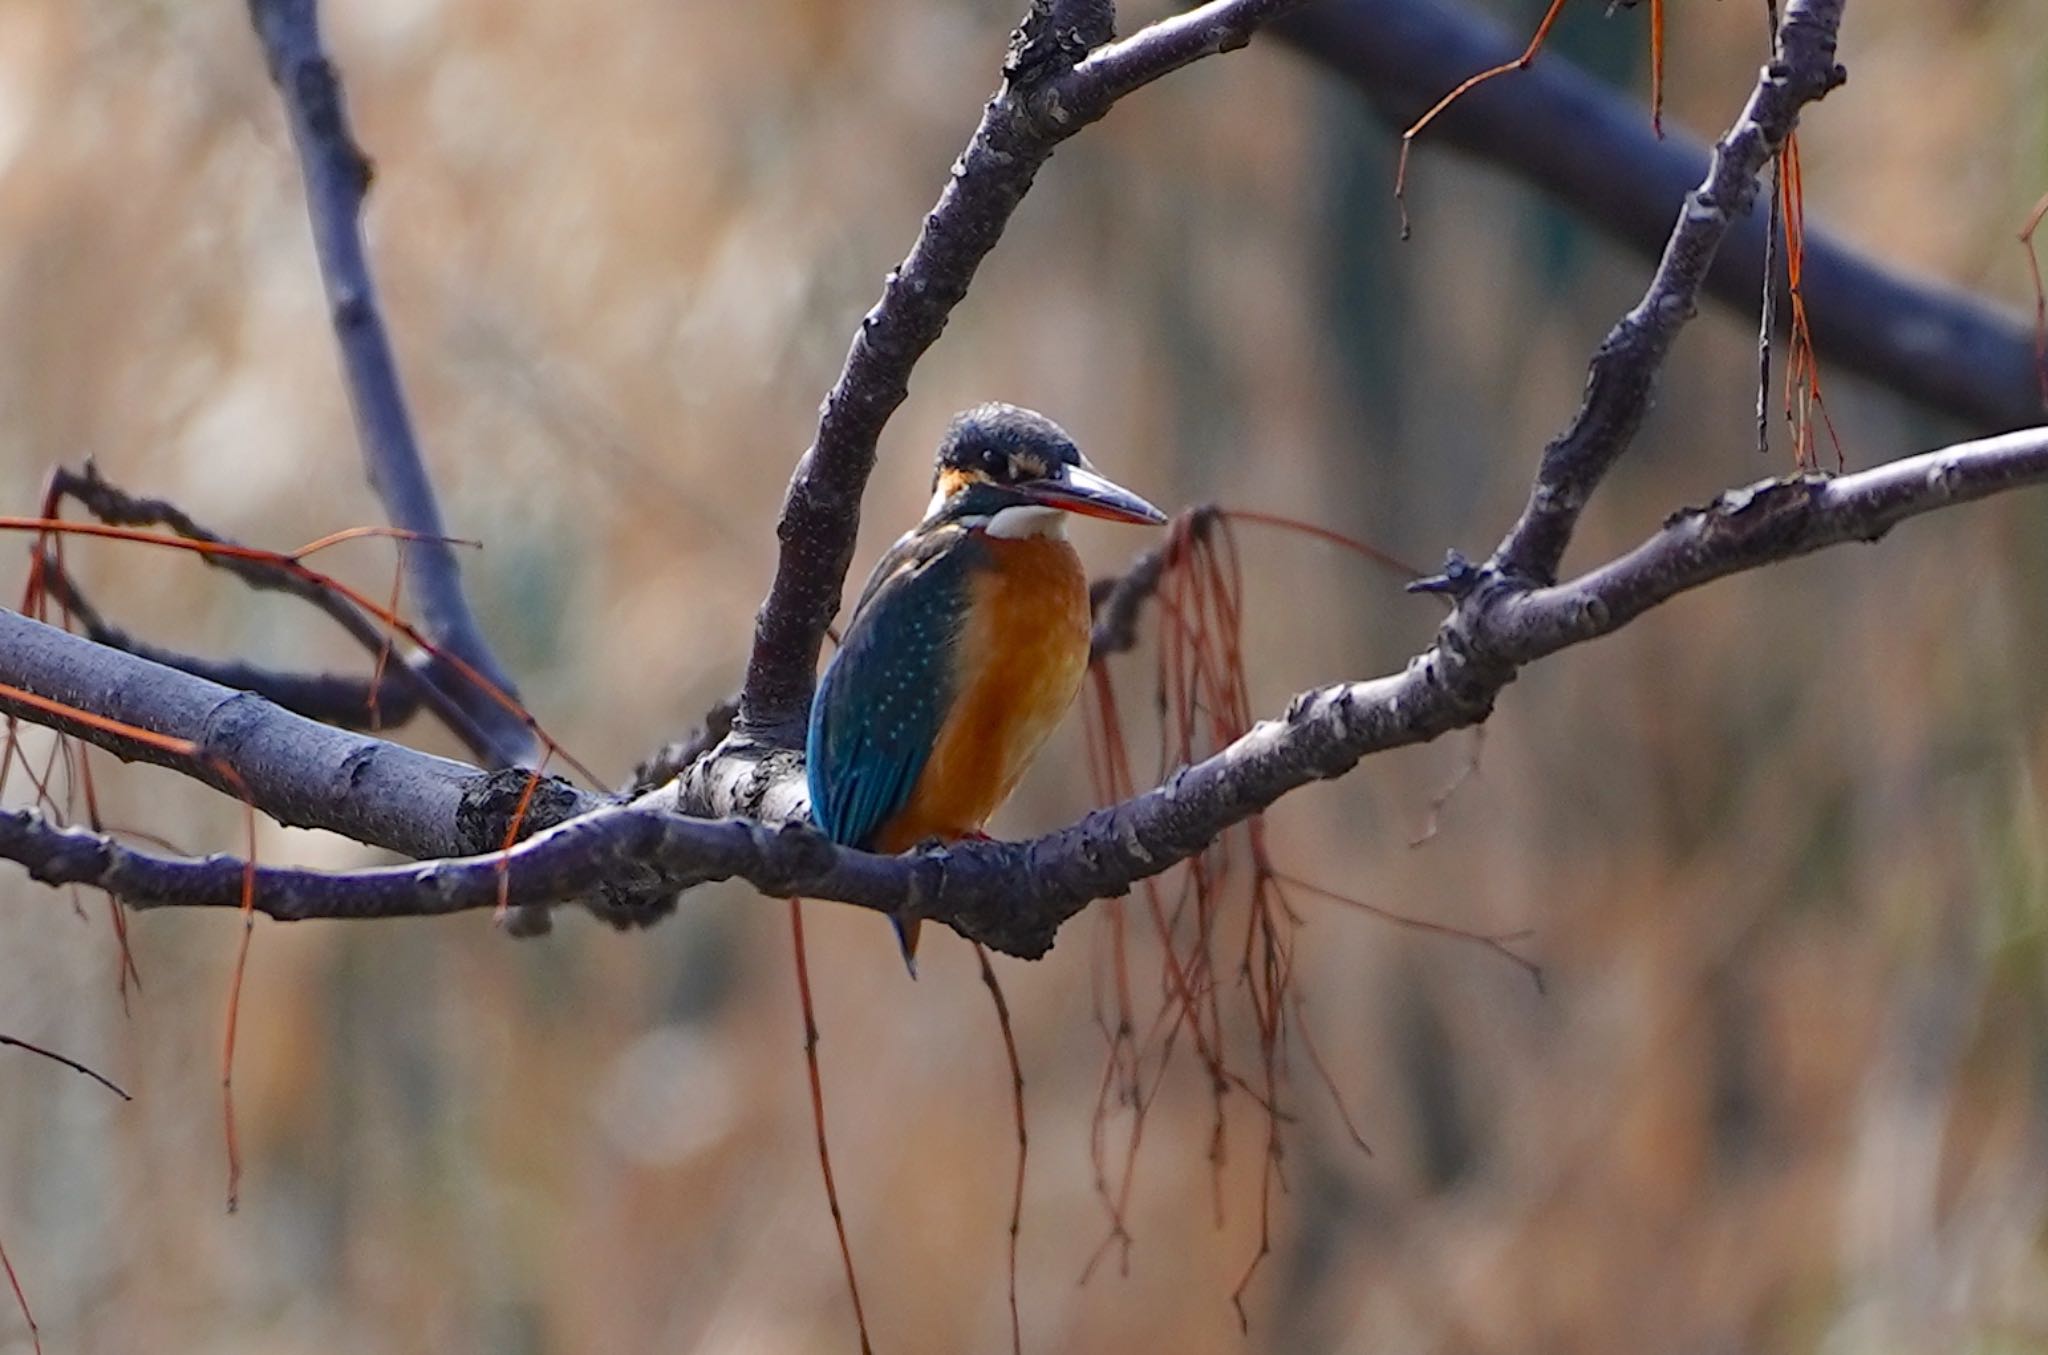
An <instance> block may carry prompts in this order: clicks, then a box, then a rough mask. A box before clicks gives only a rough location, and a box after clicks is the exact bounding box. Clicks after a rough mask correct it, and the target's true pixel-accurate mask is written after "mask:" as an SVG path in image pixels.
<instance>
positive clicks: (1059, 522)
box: [988, 503, 1067, 541]
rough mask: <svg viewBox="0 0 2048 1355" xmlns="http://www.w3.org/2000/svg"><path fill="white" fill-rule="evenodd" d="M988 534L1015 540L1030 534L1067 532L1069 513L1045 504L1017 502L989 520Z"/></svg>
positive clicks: (1046, 534)
mask: <svg viewBox="0 0 2048 1355" xmlns="http://www.w3.org/2000/svg"><path fill="white" fill-rule="evenodd" d="M988 534H989V535H990V536H997V537H1001V538H1003V539H1004V540H1007V541H1015V540H1019V539H1021V538H1024V537H1029V536H1044V537H1053V538H1055V539H1057V538H1060V537H1064V536H1065V535H1066V534H1067V515H1066V514H1065V513H1064V512H1062V511H1060V510H1059V509H1057V508H1047V507H1046V506H1045V505H1043V504H1036V503H1032V504H1017V505H1015V506H1013V507H1010V508H1005V509H1002V510H1001V511H999V512H998V513H996V515H995V516H994V517H991V518H990V519H989V520H988Z"/></svg>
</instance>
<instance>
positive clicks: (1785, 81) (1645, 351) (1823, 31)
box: [1493, 0, 1848, 583]
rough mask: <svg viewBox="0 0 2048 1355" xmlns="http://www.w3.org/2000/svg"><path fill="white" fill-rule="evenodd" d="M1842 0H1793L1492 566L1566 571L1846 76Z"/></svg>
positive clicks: (1525, 575)
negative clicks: (1696, 320)
mask: <svg viewBox="0 0 2048 1355" xmlns="http://www.w3.org/2000/svg"><path fill="white" fill-rule="evenodd" d="M1843 4H1844V0H1807V2H1806V3H1801V2H1800V0H1792V3H1790V4H1788V5H1786V7H1785V18H1784V21H1783V23H1781V24H1780V25H1779V28H1778V51H1779V53H1780V59H1779V60H1778V61H1776V62H1774V63H1772V64H1771V65H1770V66H1768V67H1766V68H1765V70H1764V72H1763V75H1762V76H1761V77H1760V78H1759V79H1758V81H1757V85H1756V88H1755V90H1753V91H1752V92H1751V94H1750V96H1749V102H1748V104H1747V105H1746V106H1745V107H1744V108H1743V110H1742V115H1741V117H1739V118H1737V119H1736V121H1735V125H1734V126H1733V127H1732V128H1730V129H1729V132H1728V134H1727V135H1726V136H1724V137H1723V138H1722V139H1721V141H1720V143H1719V144H1718V145H1716V146H1715V147H1714V154H1713V159H1712V161H1711V162H1710V164H1709V166H1708V169H1707V177H1706V180H1705V181H1704V182H1703V183H1702V184H1701V185H1700V186H1699V187H1698V188H1696V189H1694V190H1693V191H1692V192H1691V193H1690V194H1688V195H1687V196H1686V199H1685V206H1684V208H1683V209H1682V210H1681V211H1680V213H1679V217H1678V224H1677V226H1676V227H1674V228H1673V230H1672V232H1671V240H1670V243H1669V244H1667V245H1666V246H1665V247H1664V255H1663V257H1662V259H1660V260H1659V261H1658V264H1657V271H1656V273H1655V274H1654V275H1653V276H1652V277H1651V279H1650V286H1649V289H1648V290H1647V291H1645V292H1644V293H1643V299H1642V300H1641V301H1640V302H1638V303H1637V304H1636V306H1635V308H1634V309H1632V310H1631V311H1629V313H1628V314H1626V315H1624V316H1622V317H1621V319H1620V321H1619V322H1618V323H1616V325H1615V326H1614V328H1613V329H1612V330H1610V331H1609V332H1608V334H1607V337H1606V338H1605V339H1604V340H1602V342H1601V344H1600V348H1599V351H1598V352H1596V353H1595V354H1594V355H1593V365H1592V370H1591V372H1590V373H1589V375H1588V377H1587V381H1586V395H1585V399H1584V401H1583V402H1582V403H1581V404H1580V406H1579V411H1578V413H1577V414H1576V415H1575V416H1574V417H1573V419H1572V422H1571V426H1570V427H1568V428H1567V429H1565V431H1564V432H1563V433H1561V434H1559V435H1558V437H1557V438H1556V440H1555V441H1553V442H1552V443H1551V444H1550V445H1549V446H1548V447H1546V448H1544V449H1543V464H1542V465H1541V466H1540V467H1539V468H1538V470H1537V472H1536V483H1535V485H1534V486H1533V487H1532V488H1531V490H1530V493H1529V502H1528V504H1527V505H1526V506H1525V507H1524V508H1523V509H1522V516H1521V518H1520V519H1519V520H1518V521H1517V522H1516V523H1515V525H1514V526H1513V527H1512V528H1511V529H1509V531H1508V534H1507V536H1506V537H1505V538H1504V539H1503V540H1502V541H1501V543H1500V546H1499V548H1498V549H1497V550H1496V551H1495V552H1494V558H1493V567H1494V568H1497V569H1499V570H1500V571H1501V572H1503V573H1506V574H1509V575H1513V576H1515V577H1518V578H1521V579H1525V580H1529V581H1531V582H1538V583H1548V582H1550V581H1551V580H1552V579H1554V578H1555V577H1556V576H1557V566H1558V563H1559V561H1561V560H1562V559H1563V558H1564V551H1565V547H1566V545H1568V544H1569V543H1570V541H1571V537H1572V530H1573V528H1574V527H1576V526H1577V525H1578V520H1579V514H1580V512H1581V511H1582V510H1583V509H1584V508H1585V506H1586V500H1587V499H1588V498H1589V497H1591V495H1592V493H1593V490H1594V488H1595V487H1596V486H1598V485H1599V483H1600V480H1601V478H1602V477H1603V476H1605V475H1606V474H1607V471H1608V468H1609V467H1611V466H1612V465H1613V464H1614V462H1615V460H1616V459H1617V458H1619V457H1620V456H1621V454H1622V453H1623V452H1624V451H1626V450H1627V449H1628V446H1629V444H1630V443H1631V442H1632V441H1633V440H1634V439H1635V434H1636V429H1637V428H1639V427H1640V426H1641V425H1642V420H1643V415H1644V414H1645V413H1647V412H1648V410H1649V408H1650V397H1651V388H1652V385H1653V383H1654V382H1655V380H1656V377H1657V374H1658V372H1659V370H1660V369H1661V368H1662V367H1663V365H1664V358H1665V356H1666V355H1667V354H1668V353H1669V352H1670V351H1671V344H1672V341H1673V340H1675V339H1676V338H1677V337H1678V331H1679V330H1681V329H1682V328H1684V327H1685V324H1686V322H1687V321H1688V320H1690V319H1692V317H1693V315H1694V314H1695V313H1696V312H1697V310H1698V306H1699V295H1700V289H1701V288H1702V287H1703V286H1704V285H1705V283H1706V278H1707V269H1708V267H1709V266H1710V265H1711V264H1712V263H1713V261H1714V254H1715V252H1716V251H1718V250H1719V249H1720V247H1721V241H1722V239H1723V238H1724V237H1725V236H1726V235H1727V234H1728V229H1729V227H1730V226H1731V225H1733V224H1734V221H1735V219H1736V218H1737V217H1739V216H1744V215H1746V214H1747V213H1748V212H1749V210H1750V207H1751V206H1752V205H1753V204H1754V202H1755V200H1756V190H1757V173H1758V171H1760V170H1762V169H1763V167H1764V165H1765V164H1767V163H1768V162H1769V160H1770V158H1771V156H1772V155H1774V154H1776V152H1777V150H1778V148H1779V147H1780V146H1782V145H1784V143H1785V138H1786V137H1787V136H1789V135H1790V134H1791V132H1792V129H1793V128H1794V127H1795V126H1797V125H1798V122H1799V110H1800V109H1801V108H1803V107H1805V106H1806V105H1807V104H1809V103H1811V102H1813V101H1815V100H1817V99H1819V98H1821V97H1822V96H1824V95H1825V94H1827V92H1828V91H1829V90H1831V89H1833V88H1835V87H1836V86H1837V85H1839V84H1841V83H1842V81H1844V80H1846V79H1847V78H1848V74H1847V72H1845V71H1844V70H1843V69H1842V68H1841V67H1840V66H1838V65H1836V64H1835V30H1836V28H1837V27H1838V26H1839V25H1840V24H1841V21H1842V9H1843Z"/></svg>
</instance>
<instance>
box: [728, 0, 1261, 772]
mask: <svg viewBox="0 0 2048 1355" xmlns="http://www.w3.org/2000/svg"><path fill="white" fill-rule="evenodd" d="M1299 3H1300V0H1212V2H1211V3H1209V4H1205V5H1199V6H1197V7H1196V8H1194V9H1192V10H1190V11H1188V12H1187V13H1185V14H1181V15H1177V16H1175V17H1173V18H1170V19H1165V20H1162V21H1160V22H1159V23H1156V24H1153V25H1151V26H1150V27H1148V28H1145V29H1143V30H1141V31H1140V32H1138V33H1136V34H1134V35H1133V36H1131V37H1129V38H1126V39H1125V40H1123V41H1122V42H1118V43H1112V44H1110V45H1108V46H1103V47H1098V48H1096V49H1095V50H1094V51H1092V52H1090V53H1088V54H1087V55H1086V56H1085V58H1082V59H1080V60H1078V61H1077V60H1076V58H1077V56H1079V52H1078V50H1077V48H1079V47H1080V45H1081V44H1080V43H1079V42H1064V41H1052V40H1042V35H1041V34H1040V33H1038V32H1036V31H1033V23H1034V21H1038V22H1041V23H1042V22H1049V20H1046V19H1045V18H1044V16H1045V14H1046V13H1047V7H1046V6H1045V5H1042V4H1041V5H1034V7H1033V9H1032V11H1031V14H1030V16H1027V23H1026V28H1025V29H1020V30H1019V33H1018V35H1017V37H1016V38H1015V39H1013V42H1012V46H1011V53H1010V60H1009V62H1008V63H1007V64H1006V66H1005V70H1004V81H1003V84H1002V87H1001V88H1000V89H998V90H997V91H996V94H995V97H994V98H992V99H990V100H989V102H988V104H987V106H986V107H985V108H983V110H982V116H981V123H980V125H979V126H978V127H976V128H975V131H974V136H973V137H972V139H970V140H969V142H968V143H967V149H966V150H965V151H963V152H961V155H960V158H959V159H958V160H956V161H954V163H953V169H952V177H951V179H950V180H949V181H948V183H947V184H946V188H945V191H944V192H943V193H941V194H940V196H939V201H938V204H937V205H936V206H935V207H933V209H932V210H931V212H930V213H929V214H927V215H926V217H925V219H924V226H923V228H922V229H921V230H920V231H919V232H918V236H917V240H916V241H915V242H914V243H913V244H912V245H911V247H910V253H909V254H908V255H906V256H905V258H904V260H903V262H902V263H900V264H898V265H897V266H896V267H895V268H894V269H892V270H891V271H890V273H889V275H888V278H887V279H886V280H885V281H884V283H883V285H882V297H881V300H879V301H877V302H876V303H875V306H874V308H873V309H872V310H870V311H869V312H868V313H867V315H866V316H865V317H863V318H862V320H861V324H860V331H859V332H858V333H857V334H855V335H854V338H853V346H852V347H851V348H850V349H849V350H848V351H847V355H846V362H845V365H844V366H843V367H842V369H841V370H840V373H839V378H838V380H837V381H836V382H835V383H834V384H833V386H832V389H831V391H830V392H829V393H828V394H827V395H826V397H825V403H824V405H823V406H822V408H821V409H820V411H819V417H818V431H817V435H816V438H815V440H814V441H813V442H812V444H811V447H810V449H809V450H808V451H806V452H805V453H804V455H803V457H802V459H800V460H799V461H798V462H797V465H796V471H795V474H794V475H793V476H792V477H791V479H790V483H789V492H788V494H787V496H786V497H785V499H784V501H783V507H782V518H781V521H780V522H779V523H778V524H777V527H776V533H777V536H778V537H779V538H780V540H781V542H782V554H781V557H780V559H779V560H778V561H777V564H776V569H775V581H774V583H773V584H772V585H771V587H770V589H769V592H768V597H767V599H766V601H764V602H763V603H762V604H761V610H760V613H759V614H758V616H757V617H756V619H755V625H754V647H753V653H752V655H751V657H750V658H749V660H748V663H747V677H746V685H745V687H744V689H743V691H742V693H741V701H740V718H739V722H738V732H739V733H740V734H741V735H742V736H744V737H745V738H746V739H748V740H749V741H752V742H756V743H759V744H764V745H768V746H771V747H777V748H794V747H796V746H797V745H798V744H799V743H801V742H802V734H803V723H804V717H805V714H806V713H807V711H808V710H809V707H810V699H811V687H812V684H813V681H814V679H815V673H816V670H817V665H818V652H819V648H820V646H821V645H822V644H823V642H824V637H825V628H826V626H827V625H829V624H830V623H831V620H832V617H833V615H834V614H835V613H837V612H838V610H839V593H840V587H841V585H842V584H843V583H844V582H845V579H846V569H847V566H848V564H849V563H850V562H851V561H852V559H853V544H854V537H855V535H856V533H857V532H858V530H859V527H860V500H861V493H862V491H863V490H864V489H865V488H866V486H867V481H868V474H869V472H871V471H872V470H873V469H874V464H875V445H876V442H877V441H878V439H879V438H880V437H881V432H882V427H883V425H884V424H886V423H887V422H888V420H889V416H890V415H891V414H893V413H894V412H895V410H896V407H897V406H898V405H900V404H902V403H903V400H904V397H905V396H906V395H907V394H908V393H909V382H910V373H911V369H912V368H913V367H915V366H916V364H917V361H918V359H919V358H921V357H922V356H923V355H924V353H925V351H926V350H927V349H929V348H930V347H931V346H932V344H934V343H935V342H937V341H938V337H939V334H940V332H941V331H942V330H943V329H944V328H945V325H946V319H947V317H948V316H949V315H951V314H952V311H953V308H954V307H955V306H957V305H959V304H960V301H961V300H962V299H963V298H964V297H965V296H966V295H967V288H968V286H969V284H970V283H972V282H973V280H974V274H975V270H976V269H978V268H979V267H980V266H981V261H982V260H983V259H984V258H986V257H987V255H988V253H989V251H990V250H992V249H994V248H995V246H996V242H997V241H998V240H1000V239H1001V238H1002V234H1003V229H1004V227H1005V226H1007V225H1008V224H1009V220H1010V214H1011V213H1012V212H1014V211H1015V210H1016V208H1017V204H1018V203H1019V202H1021V201H1022V200H1023V198H1024V194H1025V193H1026V192H1027V191H1028V190H1029V189H1030V187H1031V181H1032V179H1033V177H1034V176H1036V175H1037V173H1038V169H1039V167H1040V166H1041V165H1043V164H1044V163H1045V162H1046V160H1047V159H1048V158H1049V157H1050V156H1051V155H1052V153H1053V149H1054V148H1055V147H1056V146H1058V145H1059V143H1060V142H1062V141H1064V140H1065V139H1066V138H1068V137H1070V136H1072V135H1073V134H1074V133H1075V132H1077V131H1079V130H1080V129H1081V128H1082V127H1084V126H1086V125H1087V124H1088V123H1090V122H1093V121H1095V120H1096V119H1097V118H1100V117H1101V116H1103V114H1105V113H1107V112H1108V111H1109V109H1110V107H1111V105H1113V104H1114V103H1115V102H1116V101H1117V100H1118V99H1120V98H1122V97H1123V96H1124V95H1126V94H1128V93H1130V92H1131V91H1133V90H1135V89H1137V88H1139V87H1140V86H1142V85H1144V84H1146V83H1148V82H1150V81H1152V80H1156V79H1158V78H1159V77H1160V76H1162V75H1166V74H1168V73H1170V72H1172V71H1175V70H1178V69H1179V68H1180V67H1182V66H1185V65H1187V64H1188V63H1189V62H1191V61H1194V60H1197V59H1198V58H1200V57H1203V56H1207V55H1210V54H1212V53H1215V52H1219V51H1224V50H1227V49H1229V48H1232V47H1240V46H1243V45H1244V44H1245V43H1246V42H1247V41H1249V40H1250V37H1251V34H1252V33H1253V31H1254V30H1256V29H1257V28H1258V26H1259V25H1260V24H1262V23H1265V22H1266V21H1268V20H1270V19H1272V18H1273V17H1274V16H1276V15H1278V14H1281V13H1284V12H1285V11H1287V10H1289V9H1292V8H1294V7H1295V6H1296V5H1297V4H1299ZM1086 8H1089V7H1087V6H1078V5H1071V4H1070V5H1064V6H1053V7H1052V9H1053V10H1066V11H1073V10H1076V9H1086ZM1066 31H1067V33H1071V32H1072V31H1074V30H1072V29H1068V30H1066ZM1087 36H1088V35H1087V34H1086V33H1084V34H1083V41H1085V39H1086V37H1087Z"/></svg>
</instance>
